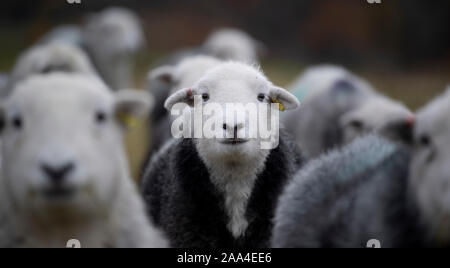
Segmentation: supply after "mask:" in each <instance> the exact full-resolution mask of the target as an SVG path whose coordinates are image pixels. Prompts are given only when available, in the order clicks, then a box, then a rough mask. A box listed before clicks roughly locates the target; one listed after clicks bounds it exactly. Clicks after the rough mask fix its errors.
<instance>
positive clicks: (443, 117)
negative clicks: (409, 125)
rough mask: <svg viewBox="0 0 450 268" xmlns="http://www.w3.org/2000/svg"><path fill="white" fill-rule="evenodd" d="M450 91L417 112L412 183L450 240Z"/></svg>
mask: <svg viewBox="0 0 450 268" xmlns="http://www.w3.org/2000/svg"><path fill="white" fill-rule="evenodd" d="M449 107H450V90H448V91H447V93H446V95H444V96H442V97H440V98H438V99H436V100H435V101H434V102H432V103H431V104H429V105H428V106H427V107H425V108H423V109H422V110H421V111H419V112H418V117H417V125H416V127H415V130H414V153H413V158H412V163H411V166H410V174H411V182H412V183H411V185H412V190H413V193H414V194H415V195H416V197H417V198H416V199H417V202H418V205H419V207H420V208H421V211H422V212H423V213H422V215H423V217H424V220H425V221H426V222H432V223H433V224H436V226H433V227H434V230H435V231H436V232H438V233H437V234H433V235H438V236H439V238H440V239H446V240H447V241H448V240H449V239H450V232H449V230H450V162H449V159H450V146H449V140H450V117H449Z"/></svg>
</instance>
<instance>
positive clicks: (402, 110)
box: [340, 96, 414, 144]
mask: <svg viewBox="0 0 450 268" xmlns="http://www.w3.org/2000/svg"><path fill="white" fill-rule="evenodd" d="M413 123H414V114H413V113H412V112H411V111H410V110H409V109H408V108H406V107H405V106H404V105H403V104H402V103H399V102H396V101H394V100H391V99H389V98H386V97H384V96H376V97H373V98H369V99H368V100H366V101H364V102H363V103H362V104H361V105H360V106H359V107H358V108H356V109H354V110H352V111H349V112H347V113H346V114H344V115H343V116H342V117H341V119H340V124H341V129H342V133H343V143H344V144H347V143H350V142H351V141H353V140H354V139H355V138H357V137H360V136H364V135H366V134H368V133H371V132H376V133H379V134H380V135H382V136H383V137H387V138H389V139H391V140H393V141H402V140H404V139H406V140H408V139H411V138H412V137H411V136H410V134H411V132H410V129H411V125H412V124H413ZM408 142H409V141H408Z"/></svg>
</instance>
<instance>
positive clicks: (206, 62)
mask: <svg viewBox="0 0 450 268" xmlns="http://www.w3.org/2000/svg"><path fill="white" fill-rule="evenodd" d="M220 62H221V61H220V60H218V59H216V58H213V57H210V56H205V55H197V56H193V57H188V58H185V59H184V60H182V61H180V62H179V63H178V64H177V65H175V66H170V65H166V66H161V67H158V68H156V69H154V70H152V71H151V72H149V74H148V80H149V82H150V83H151V84H156V83H159V84H163V85H164V86H163V87H164V88H165V89H164V91H166V92H167V93H166V94H158V92H155V93H156V94H155V95H157V96H158V97H155V99H156V101H155V102H156V105H155V108H154V110H153V112H152V114H154V113H162V114H163V115H161V116H155V117H154V119H155V120H153V122H152V126H153V128H152V145H151V151H152V152H153V151H157V150H158V149H159V147H160V146H161V145H162V144H164V142H165V141H167V140H168V139H169V138H171V134H170V122H171V120H169V115H168V113H167V112H166V110H165V108H164V100H165V99H166V98H167V97H168V94H173V93H175V91H176V90H177V89H180V88H187V87H190V86H192V85H194V84H195V82H197V80H198V79H200V78H201V77H202V76H203V74H204V73H205V72H206V71H208V70H209V69H211V68H213V67H215V66H217V65H218V64H219V63H220ZM163 95H165V97H164V99H163Z"/></svg>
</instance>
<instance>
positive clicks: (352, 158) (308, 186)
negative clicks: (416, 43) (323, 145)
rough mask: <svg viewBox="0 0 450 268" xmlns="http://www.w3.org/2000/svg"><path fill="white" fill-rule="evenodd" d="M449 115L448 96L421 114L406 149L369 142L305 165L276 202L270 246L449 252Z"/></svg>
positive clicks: (376, 140) (375, 139) (377, 140)
mask: <svg viewBox="0 0 450 268" xmlns="http://www.w3.org/2000/svg"><path fill="white" fill-rule="evenodd" d="M449 107H450V89H449V90H448V91H447V93H445V94H444V95H443V96H441V97H439V98H437V99H436V100H434V101H433V102H431V104H429V105H427V106H426V107H425V108H423V109H421V110H420V111H419V112H418V115H417V121H416V125H415V126H414V130H412V131H413V134H412V135H413V142H412V145H411V148H408V147H406V146H403V145H399V144H394V143H391V142H390V141H387V140H384V139H382V138H379V137H376V136H368V137H365V138H362V139H357V140H356V141H355V142H354V143H352V144H350V145H349V146H347V147H344V148H343V149H342V150H340V151H333V152H331V153H330V154H328V155H325V156H322V157H320V158H318V159H317V160H314V161H312V162H310V163H309V164H308V165H307V166H306V167H304V168H303V169H302V170H301V171H300V172H299V173H298V174H297V175H296V176H295V178H294V180H293V181H292V183H291V184H290V185H289V186H288V187H286V190H285V193H284V194H283V195H282V197H281V199H280V202H279V207H278V208H277V212H276V217H275V229H274V237H273V245H274V246H275V247H366V244H367V242H368V241H369V240H372V239H377V240H379V241H380V243H381V247H441V246H442V247H448V246H449V245H450V225H449V221H448V219H449V216H450V202H449V199H448V197H449V195H450V193H449V191H450V189H449V187H446V186H447V185H448V184H449V183H450V177H449V174H450V168H449V167H450V165H449V164H450V162H449V161H450V146H449V144H448V141H449V139H450V117H449V116H448V108H449ZM411 129H412V128H411ZM405 142H408V140H405Z"/></svg>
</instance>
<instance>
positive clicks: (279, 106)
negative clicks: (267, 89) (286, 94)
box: [272, 99, 285, 112]
mask: <svg viewBox="0 0 450 268" xmlns="http://www.w3.org/2000/svg"><path fill="white" fill-rule="evenodd" d="M272 102H273V103H278V109H279V110H280V111H282V112H284V110H285V109H284V106H283V104H281V102H280V101H279V100H277V99H273V100H272Z"/></svg>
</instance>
